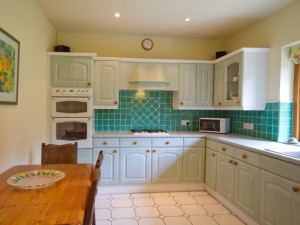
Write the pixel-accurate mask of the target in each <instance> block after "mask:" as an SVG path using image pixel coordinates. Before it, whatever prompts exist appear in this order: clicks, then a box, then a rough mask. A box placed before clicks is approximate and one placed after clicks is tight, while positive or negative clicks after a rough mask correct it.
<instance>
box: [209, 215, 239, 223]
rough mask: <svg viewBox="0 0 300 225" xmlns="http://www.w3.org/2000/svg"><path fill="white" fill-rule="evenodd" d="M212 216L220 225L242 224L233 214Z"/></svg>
mask: <svg viewBox="0 0 300 225" xmlns="http://www.w3.org/2000/svg"><path fill="white" fill-rule="evenodd" d="M213 218H214V219H215V220H216V221H217V222H218V223H219V224H220V225H244V223H243V222H242V221H240V220H239V219H238V218H237V217H235V216H233V215H215V216H214V217H213Z"/></svg>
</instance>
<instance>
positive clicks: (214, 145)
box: [206, 139, 218, 151]
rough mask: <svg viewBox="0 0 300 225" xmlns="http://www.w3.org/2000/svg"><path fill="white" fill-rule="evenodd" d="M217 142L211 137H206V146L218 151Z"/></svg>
mask: <svg viewBox="0 0 300 225" xmlns="http://www.w3.org/2000/svg"><path fill="white" fill-rule="evenodd" d="M217 143H218V142H216V141H212V140H210V139H206V147H207V148H209V149H211V150H215V151H217Z"/></svg>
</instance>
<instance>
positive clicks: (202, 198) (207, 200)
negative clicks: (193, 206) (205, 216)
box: [194, 195, 218, 204]
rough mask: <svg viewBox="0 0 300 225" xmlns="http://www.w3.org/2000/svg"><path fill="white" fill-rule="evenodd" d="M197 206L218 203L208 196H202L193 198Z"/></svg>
mask: <svg viewBox="0 0 300 225" xmlns="http://www.w3.org/2000/svg"><path fill="white" fill-rule="evenodd" d="M194 198H195V199H196V200H197V202H198V203H199V204H216V203H218V201H217V200H216V199H215V198H213V197H212V196H210V195H202V196H195V197H194Z"/></svg>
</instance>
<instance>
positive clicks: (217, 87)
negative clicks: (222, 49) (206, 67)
mask: <svg viewBox="0 0 300 225" xmlns="http://www.w3.org/2000/svg"><path fill="white" fill-rule="evenodd" d="M223 80H224V74H223V62H218V63H216V64H215V71H214V106H217V107H220V106H222V102H223V85H224V81H223Z"/></svg>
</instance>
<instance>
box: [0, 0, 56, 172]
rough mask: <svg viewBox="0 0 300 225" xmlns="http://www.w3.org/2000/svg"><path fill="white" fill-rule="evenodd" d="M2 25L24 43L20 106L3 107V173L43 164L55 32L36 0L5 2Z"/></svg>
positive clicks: (0, 109) (0, 137) (0, 120)
mask: <svg viewBox="0 0 300 225" xmlns="http://www.w3.org/2000/svg"><path fill="white" fill-rule="evenodd" d="M0 26H1V28H2V29H4V30H5V31H7V32H8V33H10V34H11V35H12V36H14V37H15V38H17V39H18V40H19V41H20V43H21V44H20V47H21V48H20V64H19V100H18V105H0V112H1V113H0V115H1V116H0V124H1V125H0V143H1V145H0V155H1V157H0V172H3V171H4V170H6V169H8V168H9V167H11V166H14V165H17V164H28V163H40V157H41V154H40V151H41V143H42V142H45V141H47V137H48V136H49V132H48V130H49V128H48V126H49V124H48V121H49V119H48V118H49V114H48V111H49V103H48V101H47V99H49V97H48V96H47V95H49V93H48V92H49V88H48V87H49V83H50V80H49V76H48V74H47V72H46V71H48V68H47V67H48V66H47V55H46V54H45V53H46V52H47V51H49V50H50V49H51V48H52V46H53V45H54V43H55V30H54V28H53V27H52V25H51V24H50V23H49V21H48V19H47V18H46V17H45V15H44V13H43V12H42V10H41V9H40V7H39V5H38V4H37V3H36V0H26V1H19V0H1V13H0Z"/></svg>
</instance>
